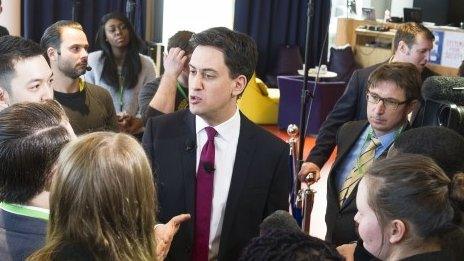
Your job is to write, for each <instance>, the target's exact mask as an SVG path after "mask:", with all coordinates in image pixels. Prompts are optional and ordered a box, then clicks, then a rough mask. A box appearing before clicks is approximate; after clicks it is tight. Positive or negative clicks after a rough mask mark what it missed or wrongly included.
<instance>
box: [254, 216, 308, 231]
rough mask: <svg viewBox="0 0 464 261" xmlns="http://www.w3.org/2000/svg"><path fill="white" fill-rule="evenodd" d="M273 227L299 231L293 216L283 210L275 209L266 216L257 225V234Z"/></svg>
mask: <svg viewBox="0 0 464 261" xmlns="http://www.w3.org/2000/svg"><path fill="white" fill-rule="evenodd" d="M273 229H282V230H288V231H293V232H301V229H300V227H299V226H298V223H296V220H295V219H294V218H293V216H292V215H290V213H288V212H287V211H284V210H277V211H275V212H274V213H272V214H271V215H269V216H268V217H266V218H265V219H264V220H263V222H262V223H261V225H259V234H260V235H263V234H266V233H268V232H269V231H271V230H273Z"/></svg>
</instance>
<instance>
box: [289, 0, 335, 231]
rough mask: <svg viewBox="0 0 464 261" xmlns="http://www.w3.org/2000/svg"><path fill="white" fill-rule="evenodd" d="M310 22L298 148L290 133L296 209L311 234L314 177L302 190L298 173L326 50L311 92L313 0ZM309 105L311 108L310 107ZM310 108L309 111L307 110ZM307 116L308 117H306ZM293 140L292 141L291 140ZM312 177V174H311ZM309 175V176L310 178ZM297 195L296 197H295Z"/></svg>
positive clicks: (306, 43) (309, 12)
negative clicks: (310, 42)
mask: <svg viewBox="0 0 464 261" xmlns="http://www.w3.org/2000/svg"><path fill="white" fill-rule="evenodd" d="M307 16H308V20H307V23H306V42H305V57H304V64H305V66H304V68H303V88H302V90H301V107H300V127H301V130H300V131H299V140H298V142H299V144H298V146H296V145H297V144H296V141H295V139H294V138H295V136H296V135H295V133H297V132H298V130H297V129H296V130H295V128H297V127H296V126H289V130H288V133H289V134H290V133H292V134H293V135H291V136H293V146H292V145H291V146H290V147H291V154H293V155H295V156H296V155H298V156H297V159H296V160H295V161H294V162H293V163H292V170H293V178H294V188H295V190H294V194H293V195H292V196H294V197H295V198H296V206H295V207H296V208H298V209H301V215H302V222H301V229H302V231H303V232H305V233H308V234H309V226H310V221H311V211H312V208H313V204H314V193H315V192H314V191H313V190H311V188H310V187H309V185H310V184H308V183H312V182H314V177H313V178H310V179H309V180H308V183H307V187H306V188H301V181H299V179H298V172H299V170H300V169H301V165H302V164H303V162H304V160H303V151H304V142H305V136H306V129H307V124H308V123H309V116H310V113H311V107H312V104H313V100H314V93H315V91H316V88H317V83H318V82H319V72H320V68H321V62H322V53H323V52H324V50H322V53H321V55H320V57H319V67H318V68H319V69H318V71H317V72H316V78H315V81H314V88H313V91H312V92H310V91H309V87H308V71H309V64H308V62H309V39H310V33H311V19H312V17H313V16H314V3H313V1H312V0H308V12H307ZM326 39H327V34H326V35H325V38H324V43H323V46H322V49H324V46H325V44H326ZM308 103H309V106H308ZM307 107H308V110H307V109H306V108H307ZM306 116H307V117H306ZM291 140H292V139H291ZM309 175H311V174H309ZM309 175H308V176H309ZM295 193H296V195H295ZM292 207H293V206H292Z"/></svg>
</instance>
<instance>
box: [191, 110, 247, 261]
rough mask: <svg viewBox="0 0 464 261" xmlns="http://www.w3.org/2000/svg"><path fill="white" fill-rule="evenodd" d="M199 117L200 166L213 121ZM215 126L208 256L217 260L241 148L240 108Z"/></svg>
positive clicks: (198, 152) (197, 128)
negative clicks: (236, 157) (206, 120)
mask: <svg viewBox="0 0 464 261" xmlns="http://www.w3.org/2000/svg"><path fill="white" fill-rule="evenodd" d="M195 119H196V134H197V162H196V169H197V170H198V163H199V161H200V154H201V150H202V149H203V146H204V145H205V143H206V141H207V139H208V137H207V135H206V131H205V128H206V127H208V126H209V125H208V124H207V123H206V122H205V121H204V120H203V119H202V118H200V117H199V116H196V117H195ZM212 127H214V129H215V130H216V131H217V133H218V134H217V135H216V137H215V139H214V148H215V157H214V167H215V171H214V182H213V203H212V209H211V223H210V227H209V255H208V259H209V260H217V258H218V252H219V241H220V239H221V231H222V222H223V221H224V211H225V209H226V203H227V196H228V195H229V188H230V181H231V179H232V172H233V169H234V163H235V153H236V152H237V144H238V136H239V134H240V113H239V111H238V109H237V110H236V112H235V114H234V115H233V116H232V117H231V118H230V119H228V120H227V121H225V122H223V123H221V124H219V125H217V126H212Z"/></svg>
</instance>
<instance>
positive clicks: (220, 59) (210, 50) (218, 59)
mask: <svg viewBox="0 0 464 261" xmlns="http://www.w3.org/2000/svg"><path fill="white" fill-rule="evenodd" d="M189 64H190V65H191V66H192V67H195V68H196V69H212V68H218V67H222V66H226V64H225V60H224V53H223V52H222V50H220V49H219V48H216V47H213V46H204V45H200V46H197V47H196V48H195V50H194V51H193V53H192V56H191V57H190V63H189Z"/></svg>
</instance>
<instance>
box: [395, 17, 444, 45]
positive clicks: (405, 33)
mask: <svg viewBox="0 0 464 261" xmlns="http://www.w3.org/2000/svg"><path fill="white" fill-rule="evenodd" d="M418 35H423V36H424V37H425V39H427V40H430V41H431V42H433V41H434V40H435V36H434V35H433V33H432V32H431V31H430V30H429V29H428V28H427V27H425V26H424V25H422V24H418V23H415V22H409V23H404V24H402V25H400V26H399V27H398V29H397V31H396V34H395V40H394V41H393V49H394V50H395V51H396V50H397V49H398V45H399V44H400V42H401V41H403V42H405V43H406V44H407V45H408V47H409V48H411V47H412V45H413V44H414V43H415V41H416V38H417V36H418Z"/></svg>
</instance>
